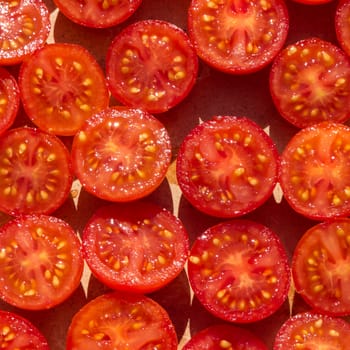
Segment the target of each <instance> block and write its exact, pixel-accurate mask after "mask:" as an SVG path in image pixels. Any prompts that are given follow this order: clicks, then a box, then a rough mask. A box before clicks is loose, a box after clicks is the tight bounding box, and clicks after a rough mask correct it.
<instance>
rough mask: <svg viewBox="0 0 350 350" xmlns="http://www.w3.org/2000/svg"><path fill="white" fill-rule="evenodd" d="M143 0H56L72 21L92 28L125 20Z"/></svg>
mask: <svg viewBox="0 0 350 350" xmlns="http://www.w3.org/2000/svg"><path fill="white" fill-rule="evenodd" d="M141 2H142V0H120V1H119V0H118V1H113V0H103V1H95V0H87V1H83V2H77V1H75V0H55V4H56V5H57V7H58V8H59V9H60V11H61V12H62V13H63V14H64V15H65V16H66V17H67V18H69V19H70V20H71V21H73V22H75V23H77V24H80V25H83V26H86V27H92V28H107V27H112V26H115V25H117V24H120V23H122V22H124V21H125V20H126V19H128V18H129V17H130V16H131V15H132V14H133V13H134V12H135V11H136V10H137V9H138V7H139V6H140V5H141Z"/></svg>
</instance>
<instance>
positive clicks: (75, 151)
mask: <svg viewBox="0 0 350 350" xmlns="http://www.w3.org/2000/svg"><path fill="white" fill-rule="evenodd" d="M72 160H73V168H74V170H75V173H76V175H77V177H78V178H79V180H80V182H81V184H82V185H83V186H84V188H85V189H86V190H87V191H88V192H90V193H92V194H94V195H95V196H97V197H100V198H102V199H106V200H110V201H113V202H126V201H130V200H134V199H139V198H141V197H144V196H146V195H148V194H150V193H151V192H153V191H154V190H155V189H156V188H157V187H158V186H159V185H160V184H161V182H162V181H163V179H164V178H165V175H166V172H167V170H168V167H169V165H170V160H171V143H170V137H169V134H168V132H167V130H166V129H165V127H164V125H163V124H162V123H161V122H160V121H159V120H158V119H156V118H155V117H154V116H152V115H151V114H149V113H147V112H144V111H141V110H138V109H130V108H124V107H115V108H107V109H106V110H104V111H102V112H100V113H98V114H96V115H94V116H93V117H92V118H90V119H89V120H88V121H87V122H86V123H85V124H84V126H83V127H82V129H81V131H80V132H79V133H77V135H75V137H74V140H73V145H72Z"/></svg>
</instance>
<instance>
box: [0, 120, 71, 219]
mask: <svg viewBox="0 0 350 350" xmlns="http://www.w3.org/2000/svg"><path fill="white" fill-rule="evenodd" d="M0 159H1V165H0V210H1V211H3V212H5V213H8V214H10V215H18V214H29V213H41V214H49V213H52V212H54V211H55V210H56V209H57V208H58V207H60V206H61V205H62V204H63V203H64V201H65V200H66V199H67V198H68V196H69V193H70V189H71V184H72V178H73V176H72V170H71V162H70V155H69V152H68V150H67V148H66V146H65V145H64V144H63V143H62V141H61V140H60V139H58V138H57V137H56V136H55V135H50V134H47V133H45V132H43V131H41V130H39V129H36V128H29V127H21V128H15V129H10V130H7V131H6V132H5V133H3V134H2V135H1V138H0Z"/></svg>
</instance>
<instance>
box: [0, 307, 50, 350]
mask: <svg viewBox="0 0 350 350" xmlns="http://www.w3.org/2000/svg"><path fill="white" fill-rule="evenodd" d="M0 348H1V349H7V350H16V349H18V350H49V349H50V348H49V344H48V342H47V340H46V339H45V337H44V335H43V334H42V333H41V332H40V331H39V329H37V328H36V327H35V326H34V325H33V324H32V323H31V322H30V321H29V320H27V319H26V318H24V317H22V316H20V315H18V314H17V313H14V312H9V311H2V310H1V311H0Z"/></svg>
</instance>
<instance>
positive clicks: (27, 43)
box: [0, 0, 51, 65]
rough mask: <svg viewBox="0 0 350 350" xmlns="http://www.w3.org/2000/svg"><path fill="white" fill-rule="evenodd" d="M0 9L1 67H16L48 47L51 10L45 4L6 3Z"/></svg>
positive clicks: (28, 0)
mask: <svg viewBox="0 0 350 350" xmlns="http://www.w3.org/2000/svg"><path fill="white" fill-rule="evenodd" d="M0 6H1V13H0V64H1V65H14V64H17V63H20V62H22V61H23V60H24V58H26V57H28V56H29V55H31V54H32V53H33V52H34V51H35V50H37V49H39V48H41V47H42V46H44V45H45V42H46V39H47V38H48V36H49V33H50V28H51V25H50V19H49V10H48V8H47V7H46V5H45V3H44V2H43V1H41V0H21V1H6V0H2V1H1V5H0Z"/></svg>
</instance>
